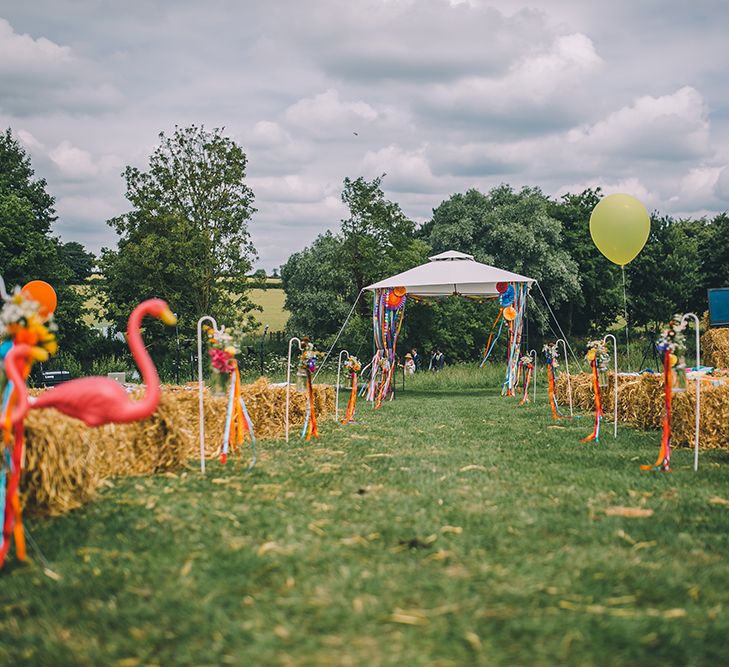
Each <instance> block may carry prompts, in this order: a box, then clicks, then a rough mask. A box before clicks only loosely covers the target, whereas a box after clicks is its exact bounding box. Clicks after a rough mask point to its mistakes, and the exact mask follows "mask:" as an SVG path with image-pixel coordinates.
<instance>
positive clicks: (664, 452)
mask: <svg viewBox="0 0 729 667" xmlns="http://www.w3.org/2000/svg"><path fill="white" fill-rule="evenodd" d="M671 366H672V364H671V351H670V350H669V349H666V350H665V351H664V352H663V393H664V410H663V430H662V433H661V448H660V450H659V451H658V458H657V459H656V462H655V463H654V464H653V465H652V466H651V465H642V466H641V467H640V469H641V470H662V471H663V472H671V403H672V397H673V387H672V377H671Z"/></svg>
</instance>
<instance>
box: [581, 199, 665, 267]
mask: <svg viewBox="0 0 729 667" xmlns="http://www.w3.org/2000/svg"><path fill="white" fill-rule="evenodd" d="M650 232H651V219H650V217H649V215H648V211H646V208H645V206H643V204H641V203H640V202H639V201H638V200H637V199H636V198H635V197H631V196H630V195H622V194H615V195H608V196H607V197H605V198H604V199H602V200H601V201H600V203H599V204H598V205H597V206H595V208H594V209H593V211H592V215H591V216H590V236H592V240H593V242H594V243H595V245H596V246H597V249H598V250H599V251H600V252H601V253H602V254H603V255H605V257H607V258H608V259H609V260H610V261H611V262H614V263H615V264H618V265H620V266H625V265H626V264H627V263H628V262H631V261H633V260H634V259H635V258H636V257H637V256H638V253H639V252H640V251H641V250H642V249H643V246H644V245H645V242H646V241H647V240H648V235H649V234H650Z"/></svg>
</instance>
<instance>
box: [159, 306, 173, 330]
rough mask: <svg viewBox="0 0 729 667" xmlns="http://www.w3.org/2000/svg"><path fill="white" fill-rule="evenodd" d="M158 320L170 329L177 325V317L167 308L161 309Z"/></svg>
mask: <svg viewBox="0 0 729 667" xmlns="http://www.w3.org/2000/svg"><path fill="white" fill-rule="evenodd" d="M159 319H161V320H162V321H163V322H164V323H165V324H166V325H167V326H170V327H173V326H175V324H177V315H175V314H174V313H173V312H172V311H171V310H170V309H169V308H168V307H167V306H165V307H164V308H163V309H162V312H161V313H160V314H159Z"/></svg>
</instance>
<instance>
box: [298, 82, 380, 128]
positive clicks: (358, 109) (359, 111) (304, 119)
mask: <svg viewBox="0 0 729 667" xmlns="http://www.w3.org/2000/svg"><path fill="white" fill-rule="evenodd" d="M284 117H285V118H286V121H287V122H288V123H290V124H291V125H294V126H296V127H298V128H301V129H304V130H305V131H306V132H307V133H309V134H312V135H316V136H319V137H324V136H331V135H332V134H333V133H342V132H347V133H348V134H351V133H352V132H355V131H356V130H359V129H361V128H362V126H363V125H367V124H369V123H372V122H373V121H375V120H377V119H378V118H380V114H379V112H378V111H377V110H376V109H375V108H373V107H372V106H370V105H369V104H367V103H366V102H363V101H361V100H360V101H354V102H345V101H342V100H340V99H339V93H338V91H336V90H334V89H329V90H326V91H324V92H323V93H319V94H318V95H315V96H314V97H306V98H304V99H301V100H299V101H298V102H296V103H295V104H292V105H291V106H290V107H289V108H288V109H286V111H285V113H284ZM340 138H343V137H340ZM347 138H348V136H347Z"/></svg>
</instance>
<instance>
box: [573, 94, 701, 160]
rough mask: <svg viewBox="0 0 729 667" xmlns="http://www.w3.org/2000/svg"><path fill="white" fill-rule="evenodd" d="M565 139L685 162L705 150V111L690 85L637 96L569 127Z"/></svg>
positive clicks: (595, 147)
mask: <svg viewBox="0 0 729 667" xmlns="http://www.w3.org/2000/svg"><path fill="white" fill-rule="evenodd" d="M568 139H569V141H570V142H571V143H573V144H583V145H585V146H587V147H588V148H589V149H591V150H592V151H593V152H596V153H597V152H599V153H610V154H613V155H615V154H621V155H623V156H624V157H625V158H627V159H631V158H641V159H656V160H687V159H696V158H701V157H705V156H707V155H710V154H711V142H710V133H709V120H708V110H707V108H706V104H705V103H704V100H703V98H702V96H701V94H700V93H699V92H698V91H697V90H695V89H694V88H692V87H690V86H684V87H682V88H680V89H679V90H677V91H676V92H675V93H672V94H669V95H663V96H660V97H652V96H650V95H645V96H643V97H640V98H638V99H637V100H636V101H635V102H634V103H633V104H632V105H630V106H626V107H623V108H622V109H620V110H618V111H616V112H614V113H612V114H610V115H609V116H608V117H607V118H606V119H605V120H602V121H600V122H598V123H595V124H594V125H591V126H588V127H584V128H580V129H576V130H573V131H572V132H570V133H569V135H568Z"/></svg>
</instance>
